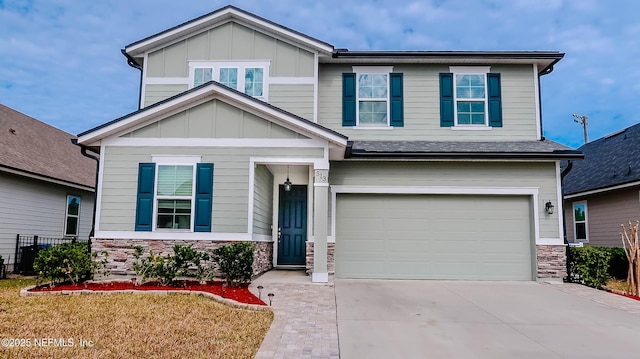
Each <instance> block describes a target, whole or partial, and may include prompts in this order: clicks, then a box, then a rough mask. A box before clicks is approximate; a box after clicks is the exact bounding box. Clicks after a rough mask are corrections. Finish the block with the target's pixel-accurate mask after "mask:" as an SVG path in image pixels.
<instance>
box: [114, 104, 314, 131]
mask: <svg viewBox="0 0 640 359" xmlns="http://www.w3.org/2000/svg"><path fill="white" fill-rule="evenodd" d="M122 137H136V138H292V139H295V138H305V139H306V138H308V137H305V136H303V135H300V134H298V133H297V132H294V131H291V130H289V129H287V128H284V127H282V126H280V125H277V124H275V123H273V122H271V121H267V120H265V119H263V118H260V117H258V116H256V115H254V114H252V113H249V112H246V111H243V110H241V109H239V108H237V107H234V106H231V105H229V104H227V103H225V102H223V101H218V100H212V101H208V102H205V103H203V104H200V105H197V106H194V107H192V108H190V109H187V110H184V111H181V112H179V113H177V114H175V115H172V116H169V117H167V118H164V119H162V120H160V121H156V122H154V123H152V124H150V125H148V126H145V127H142V128H139V129H137V130H135V131H132V132H130V133H128V134H125V135H123V136H122Z"/></svg>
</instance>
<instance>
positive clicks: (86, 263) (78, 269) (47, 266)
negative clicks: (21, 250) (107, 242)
mask: <svg viewBox="0 0 640 359" xmlns="http://www.w3.org/2000/svg"><path fill="white" fill-rule="evenodd" d="M97 256H98V254H97V253H93V254H91V253H90V252H89V246H88V245H87V244H86V243H63V244H60V245H57V246H53V247H49V248H46V249H42V250H40V251H39V252H38V256H37V257H36V258H35V260H34V261H33V270H34V272H35V273H36V275H37V276H38V281H40V280H41V279H43V278H44V279H49V281H50V282H51V284H55V283H59V282H64V281H71V282H72V283H74V284H76V283H79V282H82V281H84V280H87V279H91V278H92V277H93V274H94V273H95V272H97V271H102V270H103V269H104V266H105V264H106V260H107V258H106V257H107V253H106V252H104V253H103V256H104V257H103V259H102V260H101V261H97ZM104 274H107V273H106V272H105V273H104Z"/></svg>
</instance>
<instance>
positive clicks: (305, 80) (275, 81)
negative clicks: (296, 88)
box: [269, 77, 316, 85]
mask: <svg viewBox="0 0 640 359" xmlns="http://www.w3.org/2000/svg"><path fill="white" fill-rule="evenodd" d="M315 82H316V79H315V78H314V77H270V78H269V84H270V85H314V84H315Z"/></svg>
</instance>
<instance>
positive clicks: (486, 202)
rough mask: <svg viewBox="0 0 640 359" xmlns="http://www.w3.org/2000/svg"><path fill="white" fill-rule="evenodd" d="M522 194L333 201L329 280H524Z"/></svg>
mask: <svg viewBox="0 0 640 359" xmlns="http://www.w3.org/2000/svg"><path fill="white" fill-rule="evenodd" d="M531 212H532V211H531V197H530V196H515V195H502V196H489V195H441V194H437V195H431V194H351V193H339V194H338V195H337V198H336V253H335V261H336V263H335V265H336V268H335V270H336V277H339V278H386V279H461V280H532V279H533V274H532V273H533V267H534V262H533V259H532V253H533V248H534V245H533V239H532V238H533V234H532V233H533V230H532V223H531V222H532V215H531Z"/></svg>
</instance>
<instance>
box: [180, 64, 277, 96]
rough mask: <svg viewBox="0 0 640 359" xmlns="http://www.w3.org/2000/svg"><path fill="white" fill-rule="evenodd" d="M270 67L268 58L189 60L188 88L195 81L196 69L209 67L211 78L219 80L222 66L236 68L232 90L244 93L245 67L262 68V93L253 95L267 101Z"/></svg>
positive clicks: (190, 87) (191, 86) (192, 85)
mask: <svg viewBox="0 0 640 359" xmlns="http://www.w3.org/2000/svg"><path fill="white" fill-rule="evenodd" d="M270 67H271V61H270V60H237V61H209V60H207V61H200V60H190V61H189V83H188V88H189V89H192V88H193V87H195V86H194V81H195V70H196V69H211V80H214V81H216V82H220V70H221V69H223V68H232V69H237V70H238V71H237V76H238V77H237V78H236V86H237V87H236V88H235V89H234V90H237V91H240V92H242V93H244V90H245V79H246V72H247V69H250V68H251V69H256V68H257V69H262V70H263V71H262V95H261V96H254V95H250V96H253V97H255V98H257V99H260V100H263V101H265V102H268V100H269V68H270Z"/></svg>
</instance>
